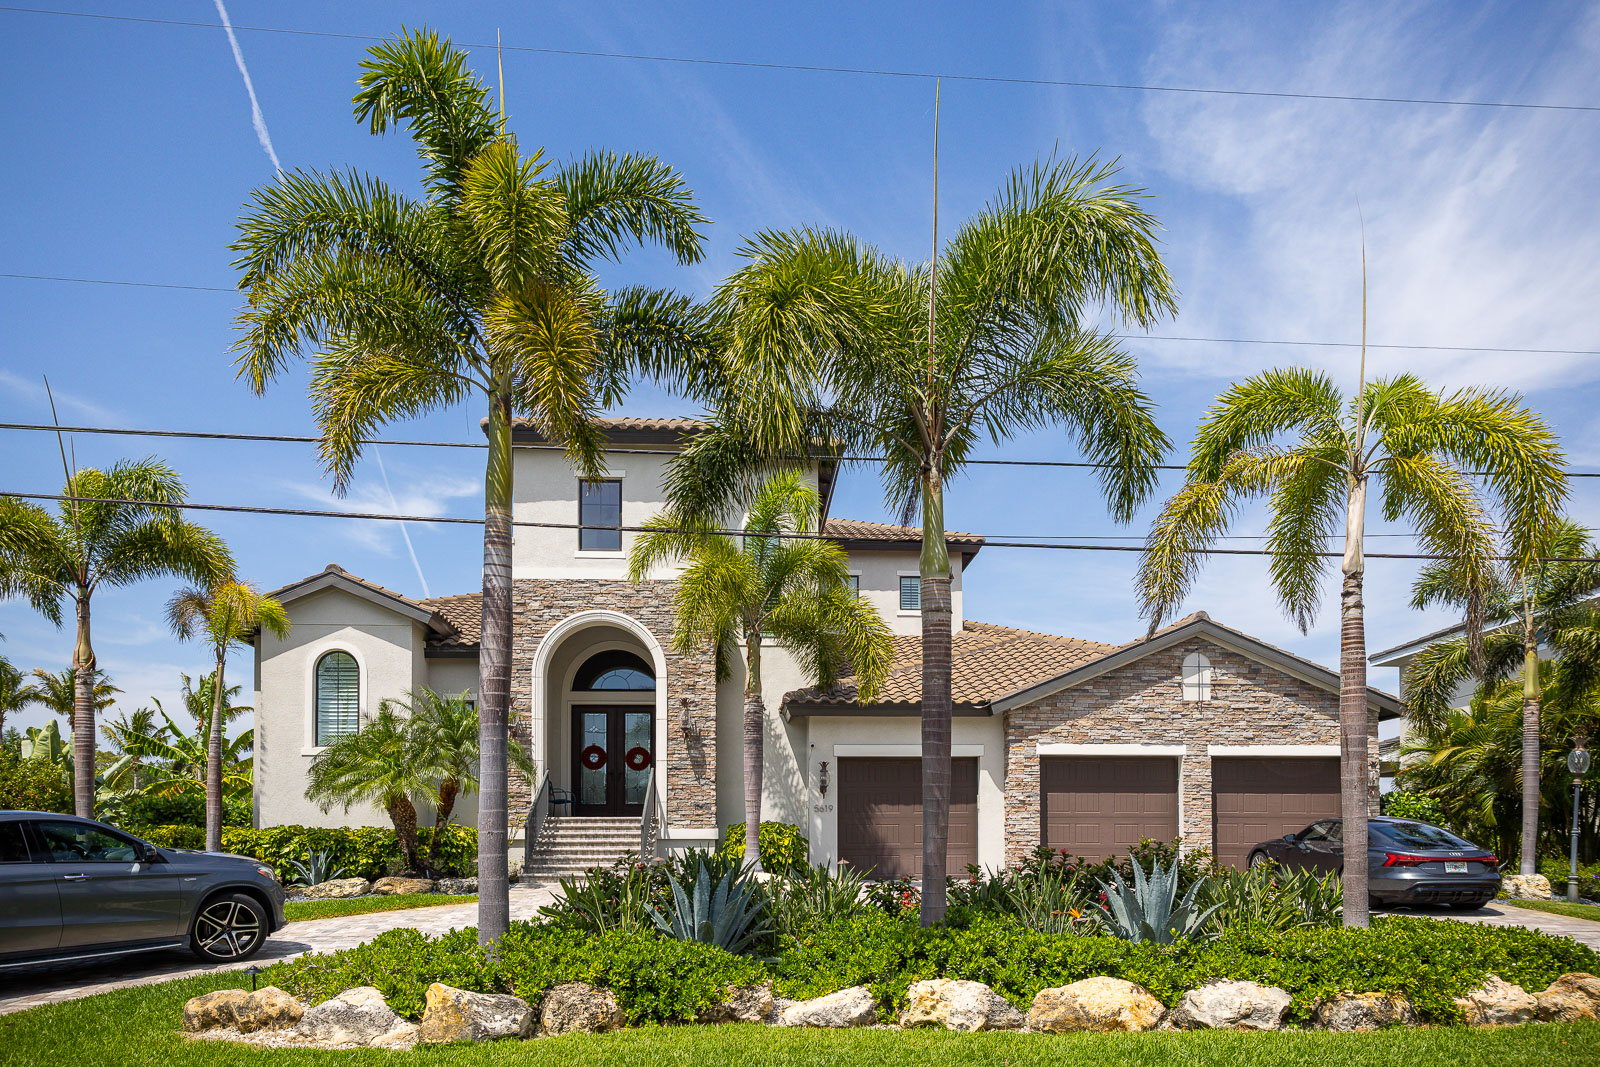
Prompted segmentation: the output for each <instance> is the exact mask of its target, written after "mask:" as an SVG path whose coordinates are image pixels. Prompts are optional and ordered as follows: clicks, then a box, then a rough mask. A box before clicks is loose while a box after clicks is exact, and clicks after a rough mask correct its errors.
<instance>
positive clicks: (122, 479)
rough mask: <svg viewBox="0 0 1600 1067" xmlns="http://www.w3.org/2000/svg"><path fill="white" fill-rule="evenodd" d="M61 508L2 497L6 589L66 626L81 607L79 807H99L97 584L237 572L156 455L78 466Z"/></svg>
mask: <svg viewBox="0 0 1600 1067" xmlns="http://www.w3.org/2000/svg"><path fill="white" fill-rule="evenodd" d="M62 496H64V497H68V498H76V499H68V500H65V501H63V502H62V503H61V505H60V509H59V514H56V515H52V514H51V513H50V512H48V511H46V510H45V509H44V508H42V507H39V506H38V505H36V504H31V503H28V502H26V501H23V500H18V499H16V498H13V497H0V597H9V596H20V597H23V598H25V599H27V600H28V602H29V603H31V604H32V605H33V607H34V609H35V610H36V611H38V612H39V613H40V614H42V615H44V617H45V618H47V619H49V620H50V621H51V622H53V623H55V624H56V625H57V626H59V625H61V619H62V606H63V604H64V603H65V602H67V601H71V602H72V604H73V606H74V608H75V610H76V621H77V641H76V644H75V645H74V647H73V652H72V667H73V672H74V685H73V696H74V699H73V712H72V749H73V756H74V766H75V771H74V778H73V786H72V793H73V807H74V809H75V810H76V812H77V814H79V815H81V816H84V817H86V818H87V817H89V816H92V815H93V814H94V753H95V714H96V712H97V711H98V708H97V707H96V697H95V680H96V677H97V675H96V671H95V655H94V645H93V643H92V642H91V640H90V621H91V619H90V607H91V605H92V603H93V598H94V594H95V592H96V590H98V589H100V588H102V587H105V586H118V585H130V584H132V583H134V582H140V581H144V580H145V579H147V578H156V577H160V576H163V575H175V576H177V577H180V578H187V579H190V580H192V581H197V582H214V581H219V580H221V579H223V578H226V577H228V576H229V575H231V574H232V573H233V558H232V557H231V556H230V555H229V554H228V547H227V546H226V545H225V544H223V542H222V540H221V538H219V537H217V536H216V535H215V534H213V533H212V532H211V531H209V530H207V529H205V528H204V527H202V526H197V525H195V524H194V523H192V522H189V521H188V520H187V519H185V518H184V517H183V514H182V512H180V511H179V510H178V509H177V508H175V507H172V506H171V505H174V504H181V503H182V502H183V498H184V490H183V482H182V480H181V479H179V477H178V474H177V472H176V471H174V470H173V469H172V468H171V467H169V466H167V465H166V464H165V463H162V462H160V461H159V460H156V459H143V460H135V461H122V462H119V463H116V464H113V465H112V467H111V468H110V469H109V470H105V471H100V470H95V469H93V468H85V469H84V470H79V471H75V472H74V473H73V474H72V475H70V476H69V477H68V479H67V484H66V488H65V489H64V490H63V491H62Z"/></svg>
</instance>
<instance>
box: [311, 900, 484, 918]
mask: <svg viewBox="0 0 1600 1067" xmlns="http://www.w3.org/2000/svg"><path fill="white" fill-rule="evenodd" d="M477 899H478V898H477V897H476V896H464V897H453V896H450V895H448V894H445V893H396V894H395V895H394V896H389V897H347V898H345V899H342V900H291V901H289V902H288V903H287V904H285V905H284V906H283V915H284V918H286V919H288V920H289V921H290V922H292V923H295V922H301V921H303V920H305V919H332V918H334V917H336V916H340V915H364V914H366V913H367V912H369V911H400V910H402V909H404V908H437V907H439V906H441V905H444V904H467V903H470V902H472V901H474V900H477Z"/></svg>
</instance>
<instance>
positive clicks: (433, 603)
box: [417, 593, 483, 648]
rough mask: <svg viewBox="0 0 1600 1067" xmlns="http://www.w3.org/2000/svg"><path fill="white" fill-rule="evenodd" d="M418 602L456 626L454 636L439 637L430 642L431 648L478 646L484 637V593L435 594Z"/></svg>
mask: <svg viewBox="0 0 1600 1067" xmlns="http://www.w3.org/2000/svg"><path fill="white" fill-rule="evenodd" d="M417 603H419V604H421V605H422V606H423V607H425V608H430V609H432V610H433V611H436V612H438V613H439V614H440V615H442V616H443V617H444V620H445V621H446V622H448V623H449V624H450V625H451V626H453V627H455V629H456V632H455V634H454V635H453V636H446V637H437V638H434V639H432V640H430V641H429V642H428V647H429V648H476V647H477V646H478V641H479V639H480V638H482V637H483V594H482V593H458V594H456V595H455V596H435V597H429V598H428V599H426V600H419V601H417Z"/></svg>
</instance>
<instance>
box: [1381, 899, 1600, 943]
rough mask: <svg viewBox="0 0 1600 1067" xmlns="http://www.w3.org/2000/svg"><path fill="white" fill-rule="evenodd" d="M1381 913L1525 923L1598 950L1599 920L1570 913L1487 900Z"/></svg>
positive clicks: (1506, 923) (1508, 923)
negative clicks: (1466, 907)
mask: <svg viewBox="0 0 1600 1067" xmlns="http://www.w3.org/2000/svg"><path fill="white" fill-rule="evenodd" d="M1385 913H1386V914H1390V915H1426V916H1428V917H1429V918H1431V919H1460V920H1462V921H1463V922H1469V923H1483V924H1484V925H1485V926H1525V927H1527V928H1528V929H1530V930H1540V931H1543V932H1544V933H1547V934H1556V935H1558V936H1560V937H1570V938H1572V939H1573V940H1574V941H1576V942H1578V943H1579V944H1583V945H1588V946H1589V947H1590V948H1592V949H1595V950H1597V951H1600V923H1597V922H1593V921H1591V920H1589V919H1575V918H1573V917H1572V916H1570V915H1549V914H1546V913H1545V912H1542V911H1534V910H1533V909H1531V908H1515V907H1512V906H1511V905H1510V904H1505V903H1502V902H1501V901H1498V900H1491V901H1490V902H1489V903H1488V904H1486V905H1485V906H1484V907H1482V908H1480V909H1479V910H1478V911H1469V912H1460V911H1447V910H1445V909H1443V908H1429V909H1425V910H1417V911H1413V910H1410V909H1405V908H1397V909H1393V910H1388V911H1386V912H1385Z"/></svg>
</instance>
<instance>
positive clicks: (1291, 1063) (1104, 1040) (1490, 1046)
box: [0, 974, 1600, 1067]
mask: <svg viewBox="0 0 1600 1067" xmlns="http://www.w3.org/2000/svg"><path fill="white" fill-rule="evenodd" d="M237 982H238V975H236V974H234V975H228V974H220V975H205V976H203V977H200V978H191V979H186V980H183V981H179V982H170V983H167V984H164V985H154V986H138V987H134V988H131V989H122V990H118V991H116V992H113V993H105V994H101V995H99V996H94V997H86V998H84V999H82V1000H74V1001H68V1002H66V1003H63V1004H52V1005H48V1006H46V1007H42V1008H34V1009H32V1010H31V1011H26V1012H21V1013H18V1014H16V1015H5V1016H0V1064H4V1065H6V1067H12V1065H15V1067H23V1065H33V1064H43V1063H56V1062H72V1063H80V1064H94V1065H96V1067H125V1065H126V1067H133V1065H148V1064H161V1065H162V1067H228V1065H236V1064H240V1063H248V1064H251V1065H253V1067H254V1065H260V1067H349V1065H352V1064H361V1065H377V1064H394V1065H408V1064H427V1065H430V1067H454V1065H458V1064H459V1065H467V1064H471V1065H473V1067H479V1065H496V1064H505V1065H508V1067H510V1065H515V1067H590V1065H594V1067H600V1065H602V1064H617V1063H647V1064H651V1065H652V1067H691V1065H693V1067H698V1065H702V1064H704V1065H713V1064H726V1063H762V1064H782V1065H784V1067H850V1065H856V1064H860V1065H867V1067H882V1065H883V1064H885V1063H894V1064H896V1065H900V1064H905V1065H921V1064H930V1065H931V1064H958V1063H960V1064H967V1063H971V1064H995V1065H999V1064H1010V1065H1014V1067H1024V1065H1033V1064H1037V1065H1040V1067H1044V1065H1052V1067H1055V1065H1068V1067H1071V1065H1075V1064H1102V1063H1122V1064H1129V1065H1133V1067H1145V1065H1161V1064H1186V1065H1192V1064H1206V1063H1219V1064H1220V1063H1226V1064H1228V1065H1230V1067H1297V1065H1300V1067H1326V1065H1328V1064H1339V1065H1340V1067H1356V1065H1372V1067H1380V1065H1381V1067H1389V1065H1392V1064H1396V1063H1414V1064H1422V1063H1449V1064H1451V1065H1452V1067H1521V1065H1528V1067H1536V1065H1540V1067H1566V1065H1569V1064H1570V1065H1573V1067H1577V1065H1580V1064H1591V1063H1593V1062H1595V1058H1596V1055H1597V1052H1600V1023H1552V1024H1549V1025H1545V1026H1526V1027H1508V1028H1505V1029H1489V1030H1468V1029H1465V1028H1459V1027H1450V1028H1434V1029H1399V1030H1385V1031H1381V1032H1378V1033H1371V1034H1330V1033H1324V1032H1318V1031H1304V1032H1300V1031H1283V1032H1279V1033H1267V1034H1235V1033H1220V1032H1207V1033H1193V1034H1164V1033H1151V1034H1081V1035H1076V1036H1074V1037H1071V1038H1062V1037H1059V1036H1056V1035H1052V1034H1019V1033H981V1034H954V1033H948V1032H944V1031H935V1030H917V1031H907V1032H897V1031H886V1030H845V1031H818V1030H795V1029H776V1028H769V1027H761V1026H750V1025H734V1026H704V1027H687V1026H684V1027H665V1026H651V1027H645V1028H642V1029H636V1030H623V1031H619V1032H616V1033H610V1034H572V1035H569V1036H566V1037H555V1038H547V1039H542V1040H539V1041H532V1042H524V1041H500V1042H492V1043H488V1044H483V1045H450V1046H436V1047H424V1048H419V1049H417V1050H416V1051H413V1052H409V1053H407V1052H380V1051H356V1052H335V1051H321V1050H315V1049H248V1050H247V1049H244V1048H241V1047H240V1046H239V1045H237V1044H233V1043H231V1042H210V1041H194V1040H190V1039H189V1038H187V1037H185V1036H184V1035H182V1034H181V1033H179V1032H178V1014H179V1009H180V1008H181V1006H182V1004H183V1002H184V1001H185V1000H186V999H187V998H189V997H193V996H196V995H199V994H201V993H206V992H209V991H211V990H215V989H221V988H225V987H227V986H230V985H234V984H237ZM111 1020H114V1021H115V1025H109V1024H108V1022H109V1021H111Z"/></svg>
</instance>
